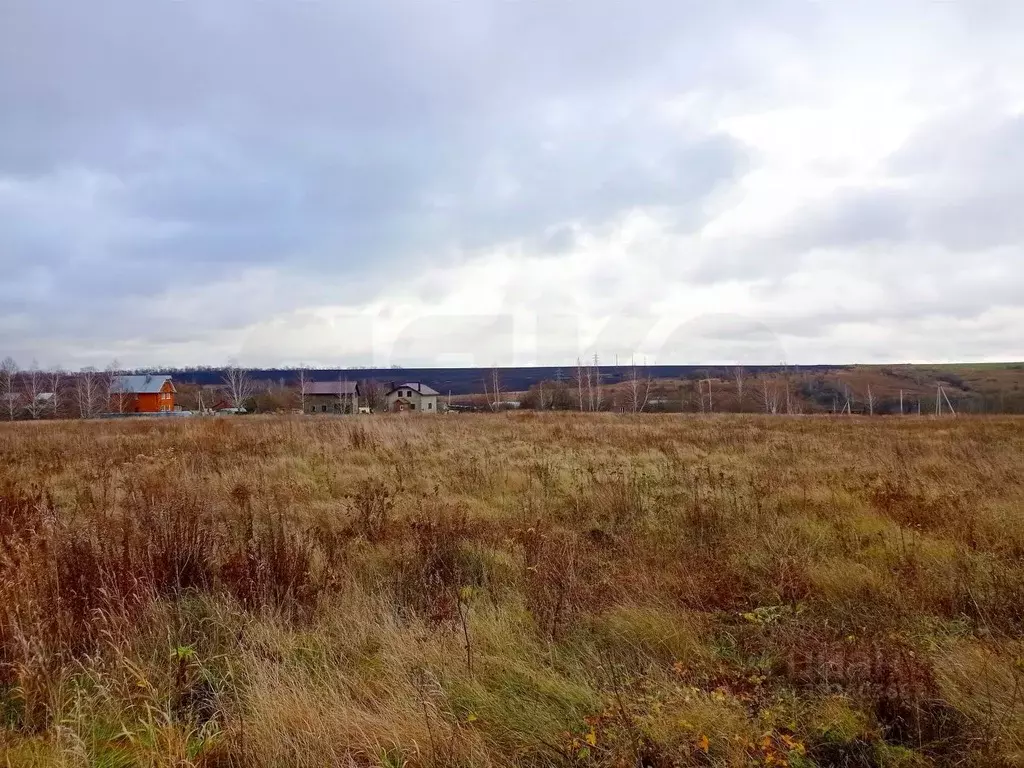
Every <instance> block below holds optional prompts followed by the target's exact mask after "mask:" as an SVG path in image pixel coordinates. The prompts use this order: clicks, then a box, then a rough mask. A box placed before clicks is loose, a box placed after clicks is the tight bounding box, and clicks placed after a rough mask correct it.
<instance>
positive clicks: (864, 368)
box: [160, 363, 1024, 414]
mask: <svg viewBox="0 0 1024 768" xmlns="http://www.w3.org/2000/svg"><path fill="white" fill-rule="evenodd" d="M599 370H600V378H601V383H602V385H603V386H605V387H606V388H607V392H608V393H609V397H608V398H607V400H606V403H611V402H613V395H614V393H615V391H616V389H617V388H618V389H621V388H622V386H623V385H624V383H625V382H627V381H628V380H629V378H630V376H631V374H632V369H631V368H630V367H629V366H610V365H609V366H600V368H599ZM742 370H743V378H744V386H743V394H742V397H741V396H740V394H739V387H738V385H737V380H736V373H737V368H736V367H735V366H700V365H652V366H648V367H646V368H642V369H639V371H640V374H641V376H643V377H644V378H650V379H651V382H652V387H651V389H652V396H654V399H655V400H656V401H657V407H659V408H661V409H664V410H673V411H679V410H682V411H699V410H701V395H700V393H701V392H702V391H703V390H702V387H703V386H704V385H701V384H699V383H698V382H700V381H701V380H707V379H710V380H711V391H712V398H711V402H712V406H711V407H712V408H713V409H714V410H716V411H721V410H742V411H757V410H764V409H765V404H764V400H765V397H766V396H767V394H768V392H770V391H772V390H773V389H777V390H779V391H780V392H783V395H780V397H781V396H784V392H785V388H786V387H787V385H788V392H789V398H790V407H791V408H793V409H799V411H800V412H822V411H830V410H832V409H833V408H835V409H839V410H842V409H844V408H845V406H846V401H847V399H849V400H850V410H851V412H853V413H867V412H869V411H872V412H874V413H876V414H878V413H882V414H884V413H894V412H898V411H899V408H900V396H901V393H902V398H903V409H904V411H905V412H907V411H911V410H913V411H916V410H917V408H918V407H920V408H921V410H922V412H933V411H934V409H935V400H936V397H937V396H938V387H939V386H941V387H942V390H943V395H942V398H941V399H942V400H943V401H944V400H945V398H948V399H949V401H950V403H951V404H952V405H953V407H954V408H956V409H957V410H958V411H961V410H962V411H964V412H968V413H1024V363H988V364H951V365H799V366H785V367H783V366H744V367H743V369H742ZM160 372H162V373H168V372H169V373H172V374H173V375H174V378H175V380H176V381H177V382H180V383H194V384H200V385H214V384H219V383H221V381H222V379H223V375H224V370H223V369H217V368H202V369H184V370H180V369H179V370H170V371H168V370H167V369H160ZM307 373H308V375H309V377H310V378H311V379H312V380H315V381H337V380H339V379H346V378H347V379H350V380H358V381H365V380H370V379H372V380H376V381H378V382H381V383H383V384H385V385H386V384H389V383H391V382H394V383H401V382H405V381H419V382H423V383H425V384H429V385H430V386H432V387H434V388H435V389H437V390H438V391H439V392H441V393H442V395H445V396H447V395H448V394H449V393H450V394H451V395H452V396H453V397H462V398H465V397H466V396H471V395H478V394H482V393H483V392H484V389H485V382H487V383H486V386H487V387H488V388H489V387H490V386H491V384H490V382H491V376H492V369H491V368H359V369H355V368H348V369H345V368H333V369H314V370H309V371H308V372H307ZM250 375H251V376H252V378H253V379H256V380H259V381H265V382H273V383H275V384H282V385H284V386H292V385H294V383H295V381H296V377H297V370H295V369H281V368H265V369H253V370H251V371H250ZM498 375H499V379H500V385H501V390H502V391H503V392H505V393H525V392H527V391H528V390H530V389H531V387H536V385H537V384H538V383H540V382H558V381H561V382H564V383H565V384H566V386H573V387H574V386H575V384H574V382H575V380H576V376H577V371H576V368H575V366H562V367H557V366H534V367H515V368H499V369H498ZM704 407H705V408H707V405H705V406H704Z"/></svg>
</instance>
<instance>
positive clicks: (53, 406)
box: [47, 367, 64, 419]
mask: <svg viewBox="0 0 1024 768" xmlns="http://www.w3.org/2000/svg"><path fill="white" fill-rule="evenodd" d="M47 382H48V386H49V388H50V414H51V415H52V416H53V418H55V419H57V418H60V414H61V403H62V402H63V396H64V391H63V390H64V371H62V370H61V369H60V367H57V368H54V369H53V370H52V371H50V373H49V376H47Z"/></svg>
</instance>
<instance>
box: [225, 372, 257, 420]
mask: <svg viewBox="0 0 1024 768" xmlns="http://www.w3.org/2000/svg"><path fill="white" fill-rule="evenodd" d="M223 381H224V392H225V394H226V395H227V396H228V401H229V402H230V403H231V407H232V408H234V409H236V410H242V409H244V408H245V403H246V401H247V400H248V399H249V398H250V397H252V395H253V392H254V391H255V390H254V385H253V382H252V379H251V378H249V372H248V371H246V370H245V369H244V368H239V367H238V366H237V365H230V366H228V367H227V368H226V369H225V370H224V376H223Z"/></svg>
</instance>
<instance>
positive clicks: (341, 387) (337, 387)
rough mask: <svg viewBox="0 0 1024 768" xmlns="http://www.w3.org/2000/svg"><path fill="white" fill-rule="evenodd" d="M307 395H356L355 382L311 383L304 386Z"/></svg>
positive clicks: (357, 386)
mask: <svg viewBox="0 0 1024 768" xmlns="http://www.w3.org/2000/svg"><path fill="white" fill-rule="evenodd" d="M306 394H307V395H358V394H359V382H357V381H311V382H309V383H308V384H306Z"/></svg>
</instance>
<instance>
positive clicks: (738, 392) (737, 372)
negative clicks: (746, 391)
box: [733, 365, 745, 413]
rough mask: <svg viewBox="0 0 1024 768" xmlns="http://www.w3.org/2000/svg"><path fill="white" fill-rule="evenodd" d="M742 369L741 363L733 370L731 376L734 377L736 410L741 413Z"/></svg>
mask: <svg viewBox="0 0 1024 768" xmlns="http://www.w3.org/2000/svg"><path fill="white" fill-rule="evenodd" d="M744 374H745V372H744V370H743V366H742V365H737V366H736V368H735V370H734V371H733V376H734V377H735V379H736V410H737V411H739V412H740V413H743V377H744Z"/></svg>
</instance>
